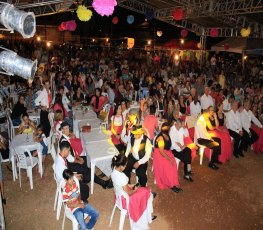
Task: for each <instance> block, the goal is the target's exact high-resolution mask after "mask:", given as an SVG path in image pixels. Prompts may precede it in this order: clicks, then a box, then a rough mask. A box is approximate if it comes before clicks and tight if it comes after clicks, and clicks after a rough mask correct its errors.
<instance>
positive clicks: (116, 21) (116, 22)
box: [112, 17, 119, 25]
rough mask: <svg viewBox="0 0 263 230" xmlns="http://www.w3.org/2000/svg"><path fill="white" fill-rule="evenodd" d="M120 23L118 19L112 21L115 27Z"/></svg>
mask: <svg viewBox="0 0 263 230" xmlns="http://www.w3.org/2000/svg"><path fill="white" fill-rule="evenodd" d="M118 22H119V19H118V17H114V18H113V19H112V23H113V24H114V25H116V24H118Z"/></svg>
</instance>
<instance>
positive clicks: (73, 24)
mask: <svg viewBox="0 0 263 230" xmlns="http://www.w3.org/2000/svg"><path fill="white" fill-rule="evenodd" d="M66 27H67V30H69V31H75V30H76V28H77V23H76V22H75V20H71V21H67V22H66Z"/></svg>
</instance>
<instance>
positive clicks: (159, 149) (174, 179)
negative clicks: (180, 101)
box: [153, 122, 182, 193]
mask: <svg viewBox="0 0 263 230" xmlns="http://www.w3.org/2000/svg"><path fill="white" fill-rule="evenodd" d="M169 129H170V126H169V125H168V123H167V122H165V123H163V125H162V128H161V132H160V134H158V136H157V137H156V140H155V143H154V152H153V172H154V178H155V180H156V184H157V185H158V187H159V188H160V189H165V188H170V189H171V190H172V191H173V192H176V193H178V192H180V191H182V189H181V188H180V184H179V181H178V171H177V165H176V161H175V158H174V155H173V153H172V151H171V150H170V149H171V147H172V142H171V138H170V136H169Z"/></svg>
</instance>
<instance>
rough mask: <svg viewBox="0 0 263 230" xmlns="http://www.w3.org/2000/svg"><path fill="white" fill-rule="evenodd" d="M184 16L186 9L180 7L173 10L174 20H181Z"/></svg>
mask: <svg viewBox="0 0 263 230" xmlns="http://www.w3.org/2000/svg"><path fill="white" fill-rule="evenodd" d="M183 16H184V11H183V9H182V8H178V9H175V10H174V11H173V18H174V20H176V21H180V20H182V19H183Z"/></svg>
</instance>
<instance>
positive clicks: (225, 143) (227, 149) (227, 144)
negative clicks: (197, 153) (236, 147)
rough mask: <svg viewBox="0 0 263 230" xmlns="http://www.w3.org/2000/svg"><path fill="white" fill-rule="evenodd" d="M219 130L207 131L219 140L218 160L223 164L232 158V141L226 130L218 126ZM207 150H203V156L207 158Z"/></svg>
mask: <svg viewBox="0 0 263 230" xmlns="http://www.w3.org/2000/svg"><path fill="white" fill-rule="evenodd" d="M219 128H220V129H222V131H221V130H213V131H209V133H210V134H211V136H212V137H218V138H220V140H221V154H220V155H219V157H218V160H219V161H220V162H222V163H225V162H226V161H228V160H230V159H231V157H232V146H233V144H232V141H231V137H230V135H229V132H228V130H227V129H226V128H225V127H223V126H220V127H219ZM209 151H210V150H209V149H205V155H206V156H207V155H208V153H209Z"/></svg>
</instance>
